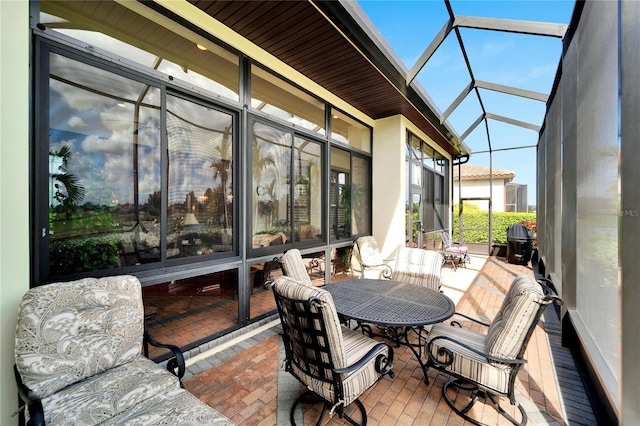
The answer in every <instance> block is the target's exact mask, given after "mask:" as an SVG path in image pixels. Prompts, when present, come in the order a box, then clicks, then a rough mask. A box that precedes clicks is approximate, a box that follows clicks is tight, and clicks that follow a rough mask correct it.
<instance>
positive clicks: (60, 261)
mask: <svg viewBox="0 0 640 426" xmlns="http://www.w3.org/2000/svg"><path fill="white" fill-rule="evenodd" d="M120 245H121V240H120V239H119V238H95V239H90V240H77V241H54V242H52V243H51V245H50V247H49V256H50V259H49V265H50V274H51V276H52V277H55V276H61V275H69V274H74V273H80V272H87V271H102V270H105V269H112V268H117V267H119V266H120V261H119V260H120V259H119V256H118V251H119V250H118V249H119V247H120Z"/></svg>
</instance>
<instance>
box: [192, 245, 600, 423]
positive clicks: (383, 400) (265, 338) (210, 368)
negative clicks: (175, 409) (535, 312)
mask: <svg viewBox="0 0 640 426" xmlns="http://www.w3.org/2000/svg"><path fill="white" fill-rule="evenodd" d="M520 274H530V275H533V271H532V269H531V267H530V266H528V265H527V266H524V265H512V264H508V263H506V262H505V260H504V259H502V258H495V257H489V258H487V259H486V262H485V263H484V266H482V269H481V270H479V272H478V273H477V276H476V277H475V279H474V280H473V282H472V283H471V284H470V285H469V287H468V288H467V290H466V291H465V292H464V295H462V297H461V298H460V300H459V302H458V303H457V311H459V312H463V313H465V314H467V315H471V316H474V317H477V318H480V319H484V320H485V321H486V322H490V321H491V319H492V318H493V316H494V315H495V314H496V312H497V311H498V310H499V308H500V306H501V304H502V300H503V298H504V294H505V293H506V291H507V289H508V287H509V285H510V284H511V282H512V281H513V278H514V277H515V276H517V275H520ZM460 276H462V275H460ZM454 277H455V275H454ZM445 292H446V290H445ZM548 314H550V315H548ZM555 316H556V313H555V310H553V308H549V309H547V314H545V317H544V318H543V320H541V322H540V325H539V326H538V328H537V329H536V331H535V332H534V335H533V337H532V339H531V341H530V343H529V346H528V348H527V352H526V355H525V358H526V359H527V360H528V363H527V364H526V365H525V368H524V369H523V370H521V371H520V374H519V375H518V380H517V382H516V389H517V394H518V400H519V402H520V403H521V404H522V405H523V406H524V407H525V409H526V410H527V412H528V415H529V424H535V425H538V424H551V425H554V424H561V425H573V424H578V423H579V424H594V425H595V424H597V423H596V421H595V419H594V418H593V416H592V415H591V416H585V417H581V418H582V419H583V420H584V421H580V422H574V421H570V420H567V415H566V414H565V405H564V404H565V403H564V401H563V398H562V397H561V390H562V387H561V386H559V383H558V376H557V374H556V373H557V371H556V369H555V367H554V356H553V354H552V350H551V349H550V343H549V341H550V340H549V336H548V335H547V333H546V332H545V328H550V329H552V330H555V329H556V328H557V318H555ZM550 318H551V323H553V324H550V323H549V321H550V320H549V319H550ZM554 321H555V323H554ZM278 331H279V326H277V325H276V326H274V327H270V328H269V329H268V331H267V332H265V333H261V334H260V335H258V336H255V337H252V338H251V339H250V340H247V341H242V342H241V343H239V344H236V345H235V346H234V347H233V348H232V350H231V353H228V352H227V353H226V354H225V353H218V354H216V355H214V356H212V357H210V358H206V359H204V360H202V361H198V362H197V363H194V364H192V365H191V366H190V367H189V369H188V370H189V371H188V374H187V376H188V378H186V380H185V387H186V389H187V390H189V391H191V392H193V393H194V394H195V395H196V396H198V397H199V398H200V399H201V400H203V401H205V402H206V403H207V404H209V405H211V406H212V407H214V408H216V409H218V410H219V411H221V412H222V413H224V414H225V415H226V416H228V417H230V418H231V419H232V420H233V421H234V422H235V423H236V424H237V425H276V424H283V425H284V424H289V419H288V415H289V408H290V407H291V400H293V399H295V395H289V396H288V398H289V399H287V400H285V399H284V398H283V397H282V389H280V391H281V392H280V393H279V390H278V385H279V378H278V376H279V373H281V372H282V371H281V369H282V365H281V362H279V361H278V360H279V356H280V359H281V358H282V354H281V351H282V350H281V345H280V343H279V339H280V337H279V335H278ZM394 350H395V359H394V370H395V372H396V376H395V378H394V379H391V378H389V377H385V378H383V379H382V380H381V381H379V382H378V383H377V384H376V385H374V386H373V387H372V388H370V389H369V390H368V391H367V392H366V393H365V394H364V395H363V396H362V397H361V400H362V402H363V403H364V405H365V407H366V410H367V413H368V420H369V424H370V425H374V426H375V425H392V424H393V425H396V424H401V425H445V424H446V425H463V424H468V422H465V421H464V420H463V419H462V418H460V417H459V416H457V415H456V414H455V413H453V412H452V410H451V409H450V408H449V406H448V405H447V404H446V402H445V401H444V399H443V398H442V386H443V385H444V383H445V382H446V380H447V378H448V377H447V376H446V375H445V374H443V373H438V372H437V371H435V370H430V371H429V379H430V380H429V384H428V385H427V384H425V383H424V380H423V373H422V370H421V368H420V367H419V365H418V362H417V360H416V359H415V357H414V355H413V354H412V353H411V352H410V351H409V349H407V348H405V347H400V348H394ZM285 376H286V374H285ZM281 377H282V376H281ZM280 386H283V385H282V379H280ZM293 386H294V388H295V393H298V392H299V391H300V390H301V389H300V387H299V386H297V384H296V383H294V385H293ZM577 394H579V392H578V393H577ZM278 395H280V401H279V400H278ZM454 397H455V395H454ZM572 398H575V394H574V395H572ZM580 398H582V401H581V403H582V404H584V407H585V408H586V409H587V411H588V409H590V406H589V403H588V400H586V397H584V395H582V396H581V397H580ZM278 404H280V407H279V406H278ZM501 405H502V406H503V407H504V408H505V409H507V411H508V412H510V413H512V414H514V415H515V411H516V410H515V408H514V407H512V406H511V405H510V404H509V401H508V400H507V399H506V398H501ZM319 409H320V407H319V406H317V405H316V406H313V405H305V406H304V424H305V425H307V424H308V425H311V424H315V422H316V420H317V416H318V414H319ZM472 415H473V416H474V417H476V418H479V419H480V420H481V421H483V422H484V423H487V424H489V425H503V424H507V422H506V420H505V419H504V418H502V417H501V416H499V415H497V413H496V411H495V410H494V409H493V408H492V407H490V406H489V405H486V404H482V403H478V404H476V406H475V407H474V409H473V411H472ZM516 418H519V413H518V414H517V415H516ZM324 424H327V425H343V424H346V422H345V421H343V420H341V419H339V418H338V417H337V416H334V417H333V418H331V419H326V420H325V421H324Z"/></svg>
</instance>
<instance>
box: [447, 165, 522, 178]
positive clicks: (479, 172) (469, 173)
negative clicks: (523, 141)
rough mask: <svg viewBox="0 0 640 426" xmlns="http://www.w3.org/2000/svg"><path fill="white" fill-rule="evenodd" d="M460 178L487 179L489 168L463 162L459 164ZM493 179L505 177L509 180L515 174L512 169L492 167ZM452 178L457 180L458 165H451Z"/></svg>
mask: <svg viewBox="0 0 640 426" xmlns="http://www.w3.org/2000/svg"><path fill="white" fill-rule="evenodd" d="M460 168H461V172H462V173H461V174H462V180H482V179H489V175H490V169H489V167H485V166H476V165H473V164H463V165H461V166H460ZM492 171H493V177H494V179H495V178H497V179H507V180H511V179H513V178H514V177H516V174H515V173H514V172H513V171H512V170H504V169H496V168H495V167H494V168H493V170H492ZM453 179H454V180H458V167H457V166H454V167H453Z"/></svg>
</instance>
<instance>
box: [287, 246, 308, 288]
mask: <svg viewBox="0 0 640 426" xmlns="http://www.w3.org/2000/svg"><path fill="white" fill-rule="evenodd" d="M279 260H280V263H281V264H282V271H283V272H284V274H285V275H286V276H288V277H290V278H293V279H294V280H298V281H300V282H301V283H303V284H305V285H308V286H313V283H312V282H311V277H309V274H308V273H307V266H306V265H305V264H304V261H303V260H302V255H301V254H300V250H298V249H290V250H287V251H286V252H285V253H284V254H283V255H282V256H281V257H280V259H279Z"/></svg>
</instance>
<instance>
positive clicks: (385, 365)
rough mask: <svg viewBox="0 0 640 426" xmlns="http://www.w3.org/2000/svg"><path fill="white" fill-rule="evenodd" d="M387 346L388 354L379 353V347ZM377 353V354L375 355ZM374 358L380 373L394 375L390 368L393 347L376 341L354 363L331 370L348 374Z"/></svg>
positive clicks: (391, 366)
mask: <svg viewBox="0 0 640 426" xmlns="http://www.w3.org/2000/svg"><path fill="white" fill-rule="evenodd" d="M385 347H386V348H387V349H388V351H389V356H388V357H387V356H386V355H384V354H380V353H378V352H380V350H381V349H383V348H385ZM376 354H377V355H376ZM374 357H375V358H376V371H377V372H378V373H381V374H382V375H385V374H388V375H389V377H391V378H392V379H393V378H394V377H395V373H394V371H393V370H392V368H393V348H392V347H391V346H389V345H388V344H386V343H378V344H377V345H375V346H374V347H373V348H371V349H370V350H369V352H367V353H366V354H365V355H364V356H363V357H362V358H360V359H359V360H358V361H356V362H355V363H353V364H351V365H349V366H347V367H344V368H335V369H334V370H333V371H334V372H335V373H337V374H348V373H351V372H353V371H356V370H358V369H360V368H362V367H363V366H365V365H366V364H367V363H368V362H370V361H371V360H372V359H373V358H374Z"/></svg>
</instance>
